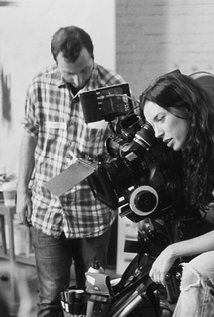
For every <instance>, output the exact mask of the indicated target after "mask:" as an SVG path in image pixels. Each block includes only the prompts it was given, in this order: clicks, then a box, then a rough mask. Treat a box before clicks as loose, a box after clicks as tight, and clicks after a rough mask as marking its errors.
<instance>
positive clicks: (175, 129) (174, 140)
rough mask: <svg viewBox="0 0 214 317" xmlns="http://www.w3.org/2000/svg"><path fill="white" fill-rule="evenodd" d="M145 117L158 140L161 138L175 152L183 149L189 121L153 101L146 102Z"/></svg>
mask: <svg viewBox="0 0 214 317" xmlns="http://www.w3.org/2000/svg"><path fill="white" fill-rule="evenodd" d="M144 115H145V118H146V121H148V122H149V123H150V124H151V125H152V127H153V129H154V131H155V136H156V138H161V139H162V140H163V142H165V143H166V145H167V146H168V147H172V148H173V150H174V151H179V150H180V149H182V148H183V146H184V144H185V141H186V138H187V133H188V130H189V121H188V120H186V119H181V118H178V117H176V116H175V115H173V114H172V113H171V112H169V111H167V110H166V109H164V108H162V107H160V106H159V105H158V104H156V103H154V102H152V101H146V102H145V105H144Z"/></svg>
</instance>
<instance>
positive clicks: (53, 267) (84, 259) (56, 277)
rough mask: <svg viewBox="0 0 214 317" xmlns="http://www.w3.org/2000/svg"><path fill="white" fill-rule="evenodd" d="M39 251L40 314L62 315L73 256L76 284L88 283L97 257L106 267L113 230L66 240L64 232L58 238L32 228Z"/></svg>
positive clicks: (81, 286)
mask: <svg viewBox="0 0 214 317" xmlns="http://www.w3.org/2000/svg"><path fill="white" fill-rule="evenodd" d="M31 230H32V240H33V245H34V250H35V257H36V266H37V278H38V288H39V304H38V316H39V317H47V316H48V317H52V316H54V317H59V316H60V317H61V316H63V315H62V309H61V306H60V292H61V291H63V290H65V289H66V288H67V287H68V286H69V282H70V266H71V264H72V259H73V260H74V265H75V274H76V285H77V287H78V288H84V286H85V272H86V271H87V270H88V268H89V267H90V265H91V263H92V260H93V258H96V259H97V260H98V261H99V262H100V263H101V265H102V266H103V267H105V263H106V255H107V247H108V242H109V233H110V231H109V230H108V231H106V232H105V233H104V234H103V235H102V236H99V237H96V238H87V239H66V238H65V235H64V234H62V235H61V236H60V237H59V238H54V237H51V236H48V235H46V234H44V233H42V232H41V231H40V230H37V229H35V228H33V227H32V228H31Z"/></svg>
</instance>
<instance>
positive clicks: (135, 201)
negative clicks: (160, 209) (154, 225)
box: [130, 186, 158, 217]
mask: <svg viewBox="0 0 214 317" xmlns="http://www.w3.org/2000/svg"><path fill="white" fill-rule="evenodd" d="M157 205H158V194H157V192H156V190H155V189H154V188H153V187H150V186H140V187H138V188H137V189H135V190H134V191H133V192H132V193H131V195H130V207H131V209H132V211H133V212H134V213H136V214H137V215H139V216H144V217H146V216H148V215H149V214H151V213H152V212H154V211H155V210H156V207H157Z"/></svg>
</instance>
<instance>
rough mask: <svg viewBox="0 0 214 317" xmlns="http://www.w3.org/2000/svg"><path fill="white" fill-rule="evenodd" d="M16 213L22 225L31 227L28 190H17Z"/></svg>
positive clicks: (30, 205)
mask: <svg viewBox="0 0 214 317" xmlns="http://www.w3.org/2000/svg"><path fill="white" fill-rule="evenodd" d="M16 212H17V214H18V215H19V218H20V220H21V222H22V223H23V224H24V225H26V226H30V225H31V214H32V203H31V195H30V192H29V191H28V190H17V207H16Z"/></svg>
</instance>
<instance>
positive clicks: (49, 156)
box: [23, 64, 124, 238]
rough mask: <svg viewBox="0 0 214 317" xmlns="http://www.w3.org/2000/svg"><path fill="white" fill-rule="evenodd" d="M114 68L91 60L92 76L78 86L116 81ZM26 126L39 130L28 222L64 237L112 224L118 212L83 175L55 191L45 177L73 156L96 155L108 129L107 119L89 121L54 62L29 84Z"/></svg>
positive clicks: (118, 80)
mask: <svg viewBox="0 0 214 317" xmlns="http://www.w3.org/2000/svg"><path fill="white" fill-rule="evenodd" d="M122 82H124V80H123V79H122V78H121V77H120V76H119V75H117V74H115V73H113V72H112V71H109V70H107V69H105V68H103V67H102V66H100V65H97V64H95V66H94V69H93V71H92V76H91V78H90V80H89V82H88V83H87V84H86V86H85V87H84V88H83V89H82V90H81V91H80V92H83V91H88V90H91V89H96V88H100V87H104V86H111V85H114V84H120V83H122ZM23 125H24V128H25V130H26V131H27V132H28V133H30V134H31V135H34V136H37V146H36V148H35V167H34V173H33V177H32V180H31V184H32V188H31V189H32V204H33V212H32V219H31V220H32V225H33V226H34V227H36V228H37V229H41V230H42V231H43V232H44V233H46V234H48V235H53V236H59V235H60V234H61V233H62V232H63V231H64V233H65V235H66V237H68V238H79V237H81V238H82V237H93V236H99V235H101V234H102V233H103V232H104V231H105V230H107V228H109V226H110V225H111V224H112V222H113V220H114V219H115V217H116V214H117V212H116V211H115V210H111V209H109V208H108V207H107V206H106V205H105V204H103V203H101V202H100V201H98V200H97V199H96V198H95V197H94V196H93V193H92V191H91V190H90V187H89V185H88V182H87V180H84V181H83V182H81V183H80V184H78V185H77V186H75V187H74V188H72V189H71V190H70V191H68V192H66V193H65V194H63V195H62V196H60V198H59V197H57V196H55V195H53V194H52V193H50V192H49V191H48V190H47V189H46V187H45V183H46V182H47V181H49V180H50V179H51V178H53V177H54V176H56V175H58V174H59V173H60V172H62V171H63V170H64V169H65V168H67V167H68V166H70V165H71V164H72V163H73V162H74V161H75V159H76V158H86V157H88V156H89V157H92V158H96V157H97V156H98V155H99V154H102V153H103V152H104V151H105V140H106V138H107V137H108V136H109V135H110V134H111V130H110V127H109V124H108V123H106V122H103V126H99V123H95V124H94V126H92V127H91V126H90V125H87V124H86V123H85V121H84V118H83V112H82V107H81V103H80V100H79V97H78V94H77V95H76V96H73V95H72V93H71V92H70V91H69V90H68V88H67V87H66V85H65V83H64V82H63V80H62V78H61V75H60V73H59V71H58V69H57V67H56V66H51V67H49V68H47V69H46V70H45V72H43V73H40V74H38V75H37V76H36V77H35V78H34V80H33V82H32V84H31V85H30V86H29V88H28V92H27V98H26V105H25V118H24V121H23Z"/></svg>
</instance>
